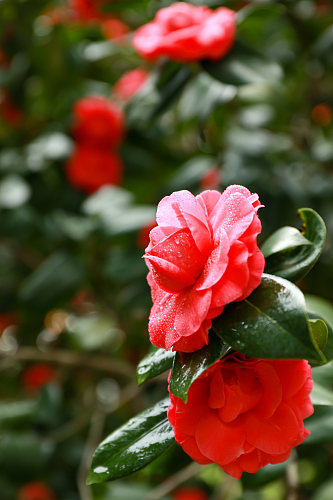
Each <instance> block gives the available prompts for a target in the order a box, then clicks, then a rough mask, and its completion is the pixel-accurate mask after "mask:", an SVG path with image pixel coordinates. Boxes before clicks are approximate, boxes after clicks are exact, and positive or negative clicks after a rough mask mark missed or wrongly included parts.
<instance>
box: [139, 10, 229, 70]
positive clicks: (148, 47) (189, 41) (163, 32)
mask: <svg viewBox="0 0 333 500" xmlns="http://www.w3.org/2000/svg"><path fill="white" fill-rule="evenodd" d="M235 21H236V13H235V12H234V11H232V10H230V9H228V8H226V7H220V8H218V9H216V10H211V9H209V8H208V7H205V6H199V7H197V6H194V5H191V4H188V3H185V2H175V3H173V4H172V5H170V6H169V7H165V8H164V9H160V10H159V11H158V12H157V14H156V16H155V19H154V20H153V21H151V22H150V23H148V24H145V25H143V26H141V27H140V28H139V29H138V30H137V31H136V32H135V34H134V37H133V46H134V48H135V49H136V50H137V51H138V52H139V54H140V55H141V56H143V57H145V58H146V59H148V60H150V61H154V60H155V59H157V58H158V57H160V56H168V57H169V58H170V59H173V60H175V61H180V62H190V61H199V60H200V59H204V58H208V59H213V60H214V59H215V60H216V59H219V58H221V57H222V56H224V55H225V54H226V53H227V52H228V51H229V50H230V49H231V47H232V45H233V43H234V39H235V31H236V24H235Z"/></svg>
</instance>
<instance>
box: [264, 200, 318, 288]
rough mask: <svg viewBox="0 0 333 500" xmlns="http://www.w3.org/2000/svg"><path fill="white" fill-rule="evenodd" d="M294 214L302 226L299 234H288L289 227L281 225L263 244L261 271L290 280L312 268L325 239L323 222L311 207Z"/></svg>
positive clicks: (297, 278) (298, 277) (298, 278)
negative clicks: (263, 263) (263, 266)
mask: <svg viewBox="0 0 333 500" xmlns="http://www.w3.org/2000/svg"><path fill="white" fill-rule="evenodd" d="M298 215H299V217H300V218H301V219H302V223H303V228H304V230H303V232H302V233H299V236H297V235H296V233H293V235H292V234H291V232H290V229H292V228H289V229H288V230H286V229H287V228H282V229H279V230H278V231H277V232H276V233H274V234H273V235H272V236H271V237H270V238H268V240H267V241H266V242H265V244H264V245H263V252H264V255H265V258H266V265H265V271H266V272H268V273H270V274H275V275H277V276H281V277H282V278H286V279H288V280H291V281H298V280H300V279H301V278H303V277H304V276H305V275H306V274H307V273H308V272H309V271H310V270H311V269H312V267H313V266H314V265H315V263H316V262H317V260H318V258H319V256H320V254H321V252H322V251H323V248H324V244H325V239H326V228H325V223H324V221H323V219H322V218H321V217H320V215H319V214H317V212H315V211H314V210H312V209H311V208H301V209H300V210H299V211H298ZM281 231H282V232H281ZM302 238H303V239H302ZM279 240H280V242H279ZM288 241H289V244H288ZM302 242H303V243H302Z"/></svg>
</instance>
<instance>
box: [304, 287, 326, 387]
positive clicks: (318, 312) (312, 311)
mask: <svg viewBox="0 0 333 500" xmlns="http://www.w3.org/2000/svg"><path fill="white" fill-rule="evenodd" d="M305 302H306V310H307V312H308V315H309V317H310V318H311V319H321V320H323V321H324V322H325V325H326V328H327V343H326V346H325V348H324V349H323V353H324V356H325V357H326V359H327V360H328V361H330V360H331V359H333V306H332V304H331V303H330V302H329V301H328V300H325V299H323V298H321V297H316V296H315V295H305ZM332 383H333V380H332Z"/></svg>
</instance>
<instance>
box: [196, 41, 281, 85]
mask: <svg viewBox="0 0 333 500" xmlns="http://www.w3.org/2000/svg"><path fill="white" fill-rule="evenodd" d="M202 66H203V68H204V70H206V71H207V72H208V73H209V74H210V75H212V76H213V77H214V78H216V79H217V80H219V81H220V82H222V83H228V84H230V85H236V86H239V85H247V84H252V83H276V82H277V81H278V80H281V78H282V75H283V73H282V68H281V66H279V64H277V63H275V62H272V61H269V60H268V59H266V57H265V56H264V55H263V54H261V53H260V52H257V51H256V50H254V49H253V48H251V47H249V46H248V44H246V43H245V42H242V41H240V40H236V42H235V44H234V46H233V48H232V49H231V51H230V52H229V53H228V54H227V55H226V56H225V57H223V58H222V59H220V60H219V61H217V62H211V61H204V62H203V63H202Z"/></svg>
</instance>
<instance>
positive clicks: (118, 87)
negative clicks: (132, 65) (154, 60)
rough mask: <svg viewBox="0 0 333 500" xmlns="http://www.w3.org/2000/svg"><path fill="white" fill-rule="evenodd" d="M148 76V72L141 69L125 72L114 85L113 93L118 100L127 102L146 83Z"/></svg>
mask: <svg viewBox="0 0 333 500" xmlns="http://www.w3.org/2000/svg"><path fill="white" fill-rule="evenodd" d="M148 75H149V73H148V71H146V70H145V69H141V68H137V69H133V70H132V71H127V73H124V74H123V76H122V77H121V78H119V80H118V81H117V83H116V84H115V85H114V87H113V93H114V94H115V95H116V96H117V97H118V99H122V100H124V101H127V100H128V99H130V98H131V97H132V96H133V95H134V94H136V93H137V92H138V91H139V90H140V89H141V87H142V86H143V85H144V84H145V83H146V80H147V78H148Z"/></svg>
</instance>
